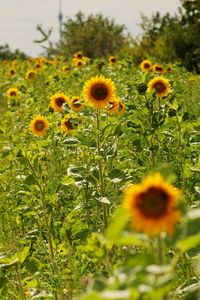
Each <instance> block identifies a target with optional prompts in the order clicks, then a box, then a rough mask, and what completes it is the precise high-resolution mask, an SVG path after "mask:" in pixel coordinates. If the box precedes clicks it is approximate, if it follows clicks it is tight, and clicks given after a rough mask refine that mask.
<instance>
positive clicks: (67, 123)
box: [61, 116, 78, 132]
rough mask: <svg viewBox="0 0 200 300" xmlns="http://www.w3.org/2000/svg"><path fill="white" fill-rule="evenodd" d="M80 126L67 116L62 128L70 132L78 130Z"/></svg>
mask: <svg viewBox="0 0 200 300" xmlns="http://www.w3.org/2000/svg"><path fill="white" fill-rule="evenodd" d="M77 125H78V124H76V123H74V122H73V119H72V118H70V117H68V116H65V117H64V119H63V120H62V121H61V128H62V130H63V131H64V132H69V131H71V130H73V129H76V127H77Z"/></svg>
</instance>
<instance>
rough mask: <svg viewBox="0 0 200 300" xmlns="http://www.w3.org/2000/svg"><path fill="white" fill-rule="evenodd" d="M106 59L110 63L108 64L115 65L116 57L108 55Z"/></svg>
mask: <svg viewBox="0 0 200 300" xmlns="http://www.w3.org/2000/svg"><path fill="white" fill-rule="evenodd" d="M108 61H109V64H110V65H115V64H116V63H117V59H116V57H114V56H110V57H109V58H108Z"/></svg>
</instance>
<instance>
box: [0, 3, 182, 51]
mask: <svg viewBox="0 0 200 300" xmlns="http://www.w3.org/2000/svg"><path fill="white" fill-rule="evenodd" d="M59 1H61V3H62V12H63V16H64V20H65V19H66V17H67V16H68V17H73V16H74V15H75V14H76V13H77V12H78V11H82V12H83V13H84V14H86V15H88V14H90V13H93V14H96V13H102V14H103V15H104V16H106V17H109V18H111V19H114V20H115V23H116V24H125V26H126V28H127V30H128V31H129V32H131V33H132V35H134V36H136V35H138V34H139V32H140V29H139V27H138V23H140V20H141V19H140V14H141V12H142V13H143V14H144V15H146V16H151V14H152V13H153V12H156V11H160V13H161V14H164V13H166V12H169V13H170V14H172V15H173V14H175V13H176V12H177V11H178V7H179V6H180V0H71V1H70V0H69V1H68V0H0V45H2V44H5V43H7V44H9V45H10V47H11V49H12V50H14V49H16V48H18V49H20V50H22V51H24V52H25V53H27V54H28V55H33V56H36V55H39V54H40V53H42V52H43V49H42V48H41V45H39V44H36V43H34V42H33V40H34V39H41V34H40V33H39V32H38V31H37V30H36V26H37V25H38V24H42V25H43V28H44V29H45V30H47V29H49V28H51V27H52V28H53V33H52V36H51V40H52V41H57V40H58V36H59V34H58V28H59V26H58V13H59Z"/></svg>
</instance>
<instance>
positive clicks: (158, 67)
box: [152, 64, 164, 73]
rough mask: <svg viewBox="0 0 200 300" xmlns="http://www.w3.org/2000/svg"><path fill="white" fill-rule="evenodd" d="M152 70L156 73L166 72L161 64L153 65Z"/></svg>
mask: <svg viewBox="0 0 200 300" xmlns="http://www.w3.org/2000/svg"><path fill="white" fill-rule="evenodd" d="M152 70H153V72H154V73H164V68H163V66H161V65H157V64H155V65H153V67H152Z"/></svg>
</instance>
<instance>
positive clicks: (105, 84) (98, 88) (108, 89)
mask: <svg viewBox="0 0 200 300" xmlns="http://www.w3.org/2000/svg"><path fill="white" fill-rule="evenodd" d="M115 90H116V87H115V85H114V83H113V81H112V80H111V79H109V78H105V77H104V76H102V75H100V76H96V77H92V78H91V79H90V80H88V81H86V82H85V84H84V87H83V96H84V98H85V99H86V100H87V101H88V103H89V104H90V105H91V106H93V107H96V108H103V107H105V106H106V105H108V104H109V102H112V101H113V100H114V98H115Z"/></svg>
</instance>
